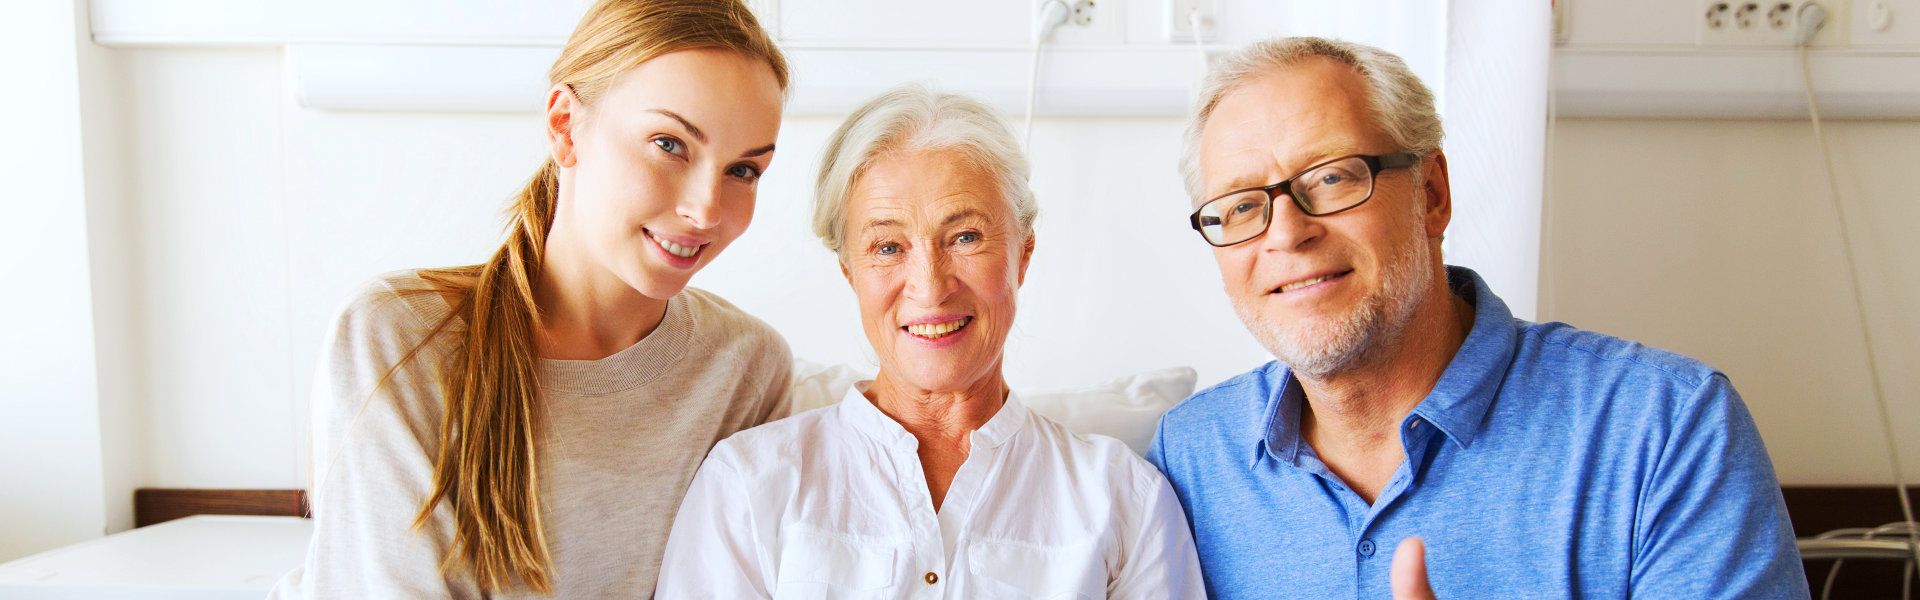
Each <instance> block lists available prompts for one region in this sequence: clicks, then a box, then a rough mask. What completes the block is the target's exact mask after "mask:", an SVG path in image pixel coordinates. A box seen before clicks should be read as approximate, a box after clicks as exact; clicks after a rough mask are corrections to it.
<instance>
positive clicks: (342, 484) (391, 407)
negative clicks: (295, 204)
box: [271, 282, 480, 598]
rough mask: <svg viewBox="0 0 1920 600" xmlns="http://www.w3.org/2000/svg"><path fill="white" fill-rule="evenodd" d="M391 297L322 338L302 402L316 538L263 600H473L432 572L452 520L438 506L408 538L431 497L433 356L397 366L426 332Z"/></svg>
mask: <svg viewBox="0 0 1920 600" xmlns="http://www.w3.org/2000/svg"><path fill="white" fill-rule="evenodd" d="M397 296H398V294H396V293H395V292H394V291H393V290H392V289H391V288H389V287H387V286H386V285H384V284H382V283H378V282H377V283H375V284H372V285H369V286H368V287H366V288H363V289H362V291H361V293H359V294H357V295H356V297H355V298H354V300H352V301H351V302H350V303H349V304H348V306H347V307H346V308H345V309H344V310H342V311H341V314H340V316H339V318H338V319H336V320H335V322H334V326H333V328H332V330H331V331H330V332H329V334H328V342H327V345H326V346H325V349H324V350H323V351H322V356H321V360H320V366H319V372H318V373H317V374H316V376H315V377H314V388H313V397H312V410H313V414H312V424H313V425H312V427H313V433H312V438H313V453H312V458H311V460H312V471H313V480H312V482H311V486H312V489H311V490H309V491H310V493H309V495H308V498H309V501H310V503H311V507H312V511H313V518H314V535H313V539H312V541H311V542H310V545H309V547H308V550H307V557H306V560H305V562H304V563H303V564H302V565H301V566H300V567H299V568H297V569H295V570H294V571H293V572H291V573H289V574H287V575H286V576H285V577H284V578H283V579H282V580H281V581H280V582H279V583H278V585H277V586H275V588H274V590H273V592H272V594H271V597H274V598H400V597H405V598H478V597H480V594H479V592H478V590H477V589H475V588H474V586H472V584H471V583H470V582H466V581H461V580H456V579H451V578H449V577H447V576H446V574H445V573H443V571H442V570H441V564H442V563H443V562H444V560H445V558H446V556H447V554H448V552H449V550H450V546H451V543H450V540H451V539H452V536H451V535H450V533H449V532H450V531H451V527H450V525H451V513H450V512H449V511H448V510H447V509H446V508H445V507H444V506H443V507H441V508H439V509H437V510H436V511H435V512H434V513H433V515H432V517H431V518H430V519H429V520H428V521H427V522H426V523H424V524H423V526H422V527H421V528H420V529H419V530H417V531H416V530H415V529H414V528H413V521H414V517H415V516H416V515H418V514H419V512H420V508H421V506H422V505H423V504H424V503H425V501H426V498H427V496H428V494H429V493H430V492H431V490H432V475H433V463H432V457H433V454H434V452H435V451H436V449H437V448H438V446H439V443H438V428H439V416H440V413H441V412H442V401H441V398H440V397H439V391H438V389H437V388H436V385H435V383H434V380H433V377H432V373H433V372H434V371H435V369H436V368H437V366H438V365H437V364H436V363H435V361H437V360H439V359H440V358H441V354H440V353H437V352H432V350H433V347H429V348H427V349H423V350H422V351H421V352H420V353H419V354H417V355H415V356H413V357H412V358H411V359H409V360H408V361H407V362H405V363H404V364H402V363H400V359H401V358H402V357H404V356H406V355H407V353H408V352H409V351H411V350H412V349H413V348H414V346H415V345H417V344H419V343H420V342H421V341H422V340H423V339H425V338H426V333H427V331H428V330H429V328H430V327H431V325H432V324H431V323H423V322H422V320H421V319H420V318H419V317H417V316H416V315H414V314H413V313H412V312H411V311H410V310H409V309H408V307H407V303H406V302H403V301H401V300H400V299H399V298H398V297H397ZM450 333H456V334H457V333H458V332H457V331H455V332H450ZM442 335H443V336H445V335H447V334H445V333H443V334H442ZM441 339H444V338H440V339H436V340H434V341H435V343H441V341H440V340H441ZM396 364H398V365H399V368H397V369H396V368H394V366H395V365H396ZM389 371H392V373H391V374H389ZM383 379H384V380H385V381H384V382H383V381H382V380H383Z"/></svg>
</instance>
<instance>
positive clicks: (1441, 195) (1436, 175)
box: [1419, 150, 1453, 239]
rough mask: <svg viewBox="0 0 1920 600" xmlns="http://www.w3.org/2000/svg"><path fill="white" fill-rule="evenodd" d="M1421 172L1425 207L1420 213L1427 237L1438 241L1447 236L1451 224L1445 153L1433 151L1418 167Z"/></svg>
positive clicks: (1451, 204)
mask: <svg viewBox="0 0 1920 600" xmlns="http://www.w3.org/2000/svg"><path fill="white" fill-rule="evenodd" d="M1419 168H1420V169H1421V170H1422V171H1421V172H1422V175H1421V190H1420V191H1422V192H1424V196H1425V197H1426V206H1425V208H1424V209H1423V210H1422V212H1424V213H1426V217H1427V219H1426V220H1427V237H1429V238H1434V239H1438V238H1440V237H1441V236H1444V235H1446V234H1447V224H1448V223H1451V222H1453V191H1452V188H1450V187H1449V185H1448V183H1447V153H1446V152H1443V151H1440V150H1434V151H1433V156H1429V157H1427V160H1425V161H1422V162H1421V165H1420V167H1419Z"/></svg>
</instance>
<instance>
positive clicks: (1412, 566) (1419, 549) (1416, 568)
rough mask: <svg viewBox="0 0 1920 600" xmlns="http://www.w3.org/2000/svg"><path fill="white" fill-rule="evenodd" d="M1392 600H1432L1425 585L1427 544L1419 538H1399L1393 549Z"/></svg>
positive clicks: (1431, 594)
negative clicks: (1396, 545)
mask: <svg viewBox="0 0 1920 600" xmlns="http://www.w3.org/2000/svg"><path fill="white" fill-rule="evenodd" d="M1390 580H1391V581H1392V582H1393V600H1434V597H1433V586H1430V585H1427V546H1426V544H1423V543H1421V542H1420V538H1417V537H1410V538H1407V539H1404V540H1400V547H1399V548H1396V549H1394V551H1393V574H1392V576H1391V579H1390Z"/></svg>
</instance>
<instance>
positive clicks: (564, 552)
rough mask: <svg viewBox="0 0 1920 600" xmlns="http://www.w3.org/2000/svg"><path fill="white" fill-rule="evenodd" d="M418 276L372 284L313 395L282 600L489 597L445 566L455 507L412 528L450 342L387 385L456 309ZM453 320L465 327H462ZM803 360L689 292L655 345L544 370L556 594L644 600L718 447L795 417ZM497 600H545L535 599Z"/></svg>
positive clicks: (745, 318) (753, 325) (332, 342)
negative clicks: (792, 383)
mask: <svg viewBox="0 0 1920 600" xmlns="http://www.w3.org/2000/svg"><path fill="white" fill-rule="evenodd" d="M425 288H426V284H425V282H423V281H422V280H421V279H420V278H419V277H418V276H417V275H416V274H415V273H414V272H413V271H402V272H397V273H392V274H388V275H386V276H383V277H382V278H381V279H379V280H377V281H375V282H372V283H370V284H368V285H367V286H365V287H363V288H362V289H361V290H360V291H359V293H357V294H356V295H355V298H354V299H353V300H352V301H351V302H350V303H349V304H348V305H347V307H346V308H345V309H344V310H343V311H342V312H341V315H340V317H339V319H338V320H337V321H336V322H335V324H334V328H333V330H332V332H331V333H330V335H329V340H328V342H327V345H326V348H325V350H324V352H323V356H322V357H321V365H320V370H319V373H318V374H317V376H316V377H315V382H314V392H313V434H312V439H313V454H312V457H313V458H312V460H313V483H312V485H313V489H312V490H311V492H312V493H311V495H310V496H309V498H310V499H311V500H312V504H313V516H314V538H313V542H312V544H311V545H310V546H309V548H308V551H307V559H306V562H305V564H304V565H302V566H301V567H300V568H297V569H295V570H294V571H293V572H291V573H288V574H287V575H286V577H285V578H283V579H282V580H281V581H280V582H279V584H278V585H277V586H276V587H275V588H274V591H273V593H272V594H271V597H274V598H449V597H451V598H479V597H482V595H481V594H480V593H479V591H478V589H477V588H476V586H475V585H474V584H473V582H472V581H470V580H468V579H466V578H463V577H461V576H459V575H458V574H457V573H456V574H453V575H448V574H446V573H443V572H442V570H441V568H440V565H441V562H442V560H443V559H445V558H446V556H447V554H448V552H449V549H450V548H451V545H452V536H451V531H452V528H451V525H452V516H451V512H450V511H448V510H447V509H446V507H445V505H444V504H442V505H441V507H440V509H439V511H438V512H437V513H436V514H435V515H434V516H433V518H432V519H431V520H430V521H429V522H428V523H427V524H426V526H425V527H424V528H422V530H421V531H419V532H417V533H416V532H413V531H411V530H409V525H410V524H411V522H412V521H413V518H414V515H415V514H417V512H418V511H419V509H420V506H421V505H422V504H423V503H424V502H425V501H426V498H427V495H428V494H429V493H430V492H431V490H432V473H433V463H432V460H433V456H434V455H435V453H436V452H437V451H438V450H439V426H440V416H441V412H442V410H443V406H444V403H443V402H442V399H441V397H440V392H439V389H438V387H437V385H436V383H435V382H434V379H433V374H434V372H435V371H436V370H437V369H438V366H439V365H440V364H442V361H443V360H444V358H445V357H446V355H447V351H448V346H449V344H451V340H454V339H457V337H458V336H448V335H446V334H442V335H441V336H439V337H436V338H435V339H434V342H433V344H432V345H430V346H429V347H428V348H426V349H425V350H423V351H422V353H421V355H420V356H418V357H416V358H415V359H414V360H412V361H409V362H408V363H407V364H405V365H403V366H402V367H401V368H400V369H399V370H397V371H396V372H395V373H394V375H393V378H392V379H391V380H390V381H389V382H388V383H387V385H385V386H384V387H381V388H379V389H377V390H376V389H374V383H375V382H376V381H377V380H378V379H379V378H380V377H381V375H383V374H385V373H386V372H387V370H388V368H389V367H391V366H392V365H393V364H394V363H395V362H396V361H397V360H398V359H399V358H400V357H401V356H403V355H404V354H405V353H406V352H407V350H409V349H410V348H412V347H413V346H414V345H415V344H417V343H419V342H420V340H421V339H423V338H424V337H425V334H426V332H427V331H429V330H430V328H431V327H432V326H433V324H435V323H438V322H439V320H440V318H441V317H443V316H445V315H446V314H448V312H449V311H450V308H449V307H448V306H447V304H446V302H445V300H443V299H442V298H441V297H440V296H439V295H438V294H433V293H425V294H399V293H397V292H402V291H406V290H419V289H425ZM454 327H456V328H459V327H461V325H460V324H458V323H456V324H455V325H454ZM792 364H793V358H792V354H791V352H790V351H789V350H788V348H787V344H786V341H785V340H783V339H781V337H780V335H779V334H778V333H775V332H774V331H773V329H772V328H770V327H768V326H767V325H766V324H765V323H763V322H761V321H760V320H759V319H756V318H754V317H752V316H750V315H748V314H746V313H744V312H741V311H740V309H738V308H734V306H733V305H731V304H728V303H727V302H726V301H725V300H721V299H720V298H719V297H717V296H715V295H713V294H711V293H708V292H705V291H701V290H697V289H694V288H687V289H686V290H685V291H683V292H681V293H680V294H679V295H677V296H674V297H673V298H672V299H671V300H670V301H669V302H668V304H667V314H666V317H665V319H664V320H662V321H661V322H660V326H659V327H658V328H657V329H655V330H654V331H653V333H651V334H649V335H648V336H647V337H646V338H645V339H642V340H640V342H638V343H636V344H634V345H633V346H631V347H629V348H627V349H625V350H622V351H620V352H618V353H616V354H614V355H612V356H608V357H606V358H603V359H600V360H588V361H575V360H544V359H543V360H541V361H540V391H541V396H542V397H541V401H542V402H543V403H544V405H545V408H546V430H545V431H544V437H543V439H542V446H541V448H540V459H541V465H540V473H541V477H542V482H541V483H542V488H543V492H542V494H543V495H542V496H541V502H542V506H543V508H544V512H545V517H546V537H547V543H548V546H549V550H550V551H551V553H552V558H553V564H552V566H553V571H552V574H553V581H554V584H555V585H554V595H553V597H555V598H644V597H647V596H649V595H650V594H652V593H653V587H654V576H655V574H656V572H657V571H658V570H659V566H660V559H661V554H660V552H661V548H662V547H663V546H665V544H666V541H667V530H668V528H669V527H671V526H672V524H673V517H674V512H675V511H676V510H677V509H678V508H679V505H680V497H681V496H682V495H683V494H684V493H685V492H686V489H687V485H688V483H689V482H690V481H691V480H692V478H693V473H694V470H695V469H697V468H698V467H699V466H700V461H701V460H702V459H703V458H705V457H706V455H707V451H708V449H710V448H711V447H712V446H713V445H714V444H715V443H716V442H718V441H720V440H721V439H724V438H726V437H727V436H729V435H732V434H733V433H734V432H736V431H739V430H742V429H746V428H749V427H753V426H755V425H759V424H761V423H764V422H767V421H770V420H773V419H776V418H779V417H782V416H785V413H786V408H785V406H786V404H785V398H784V395H785V393H786V390H787V385H788V378H789V376H790V371H791V370H792ZM494 597H505V598H515V597H533V596H532V595H531V594H529V593H527V592H526V591H525V590H520V591H517V592H512V593H507V594H496V595H495V596H494Z"/></svg>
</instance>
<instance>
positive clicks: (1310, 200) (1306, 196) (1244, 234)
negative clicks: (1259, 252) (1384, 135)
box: [1200, 157, 1373, 246]
mask: <svg viewBox="0 0 1920 600" xmlns="http://www.w3.org/2000/svg"><path fill="white" fill-rule="evenodd" d="M1275 193H1276V194H1277V193H1281V191H1280V190H1275ZM1284 193H1286V194H1287V195H1289V196H1291V197H1293V199H1294V201H1295V202H1296V203H1297V204H1299V205H1300V208H1301V210H1302V211H1304V212H1306V213H1307V214H1308V215H1314V216H1318V215H1325V214H1331V213H1336V212H1340V211H1343V210H1346V209H1349V208H1353V207H1354V205H1357V204H1360V203H1361V202H1365V201H1366V200H1367V196H1369V195H1371V194H1372V193H1373V171H1372V170H1370V169H1368V168H1367V163H1366V161H1365V160H1362V159H1361V158H1359V157H1349V158H1344V159H1340V160H1336V161H1333V162H1330V163H1327V164H1324V165H1319V166H1316V167H1313V168H1312V169H1309V170H1307V171H1305V172H1302V173H1300V174H1299V175H1297V176H1295V177H1294V178H1293V182H1292V184H1291V185H1289V186H1287V190H1286V191H1285V192H1284ZM1272 205H1273V199H1272V197H1270V196H1268V195H1267V192H1266V191H1264V190H1258V189H1254V190H1246V191H1243V192H1238V193H1234V194H1230V195H1227V196H1222V197H1220V198H1216V199H1214V200H1212V201H1210V202H1208V203H1206V205H1204V206H1201V207H1200V225H1201V227H1200V233H1202V234H1205V235H1206V237H1207V241H1208V242H1211V243H1213V244H1214V245H1217V246H1228V245H1233V244H1238V243H1240V242H1244V241H1247V240H1250V239H1253V238H1255V237H1258V236H1259V235H1260V234H1261V232H1264V231H1266V230H1267V222H1268V221H1269V219H1270V217H1271V216H1272V214H1273V206H1272Z"/></svg>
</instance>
